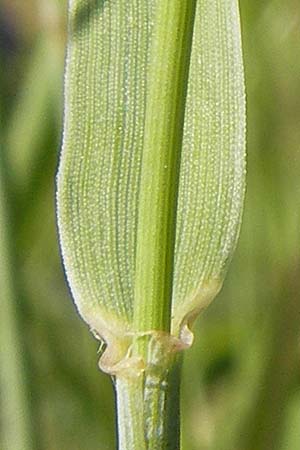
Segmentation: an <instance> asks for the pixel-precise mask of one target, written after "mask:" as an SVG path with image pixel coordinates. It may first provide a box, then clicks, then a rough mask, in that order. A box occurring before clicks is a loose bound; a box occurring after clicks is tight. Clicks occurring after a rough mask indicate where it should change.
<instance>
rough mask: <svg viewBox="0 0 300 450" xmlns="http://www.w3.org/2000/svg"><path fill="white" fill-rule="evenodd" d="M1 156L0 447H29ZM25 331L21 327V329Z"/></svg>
mask: <svg viewBox="0 0 300 450" xmlns="http://www.w3.org/2000/svg"><path fill="white" fill-rule="evenodd" d="M2 175H3V167H2V158H1V159H0V300H1V315H0V344H1V355H0V360H1V368H0V391H1V392H0V393H1V438H0V441H1V442H0V444H1V449H3V450H11V449H14V450H31V449H32V448H33V443H32V442H31V432H30V431H31V423H30V419H29V417H30V412H29V404H28V398H27V393H26V377H25V370H24V364H23V363H24V355H23V352H22V347H23V346H22V340H21V333H22V331H21V330H22V327H21V326H20V323H19V320H18V311H17V303H16V301H17V299H16V292H15V291H16V289H15V286H14V280H13V276H12V271H13V268H12V260H11V254H10V250H11V248H10V247H11V246H10V239H9V234H10V233H9V229H8V208H7V198H6V195H5V192H4V180H3V176H2ZM23 331H24V330H23Z"/></svg>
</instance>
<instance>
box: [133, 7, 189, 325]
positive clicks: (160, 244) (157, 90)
mask: <svg viewBox="0 0 300 450" xmlns="http://www.w3.org/2000/svg"><path fill="white" fill-rule="evenodd" d="M195 8H196V0H160V1H158V4H157V11H156V18H155V24H154V29H153V41H152V49H151V50H152V51H151V55H150V62H149V78H148V84H147V99H146V118H145V130H144V147H143V160H142V172H141V186H140V197H139V215H138V230H137V255H136V278H135V305H134V329H135V330H136V331H148V330H160V331H166V332H169V331H170V320H171V313H170V311H171V297H172V279H173V264H174V242H175V220H176V204H177V192H178V178H179V165H180V154H181V145H182V135H183V123H184V109H185V101H186V91H187V81H188V71H189V61H190V54H191V47H192V35H193V25H194V17H195Z"/></svg>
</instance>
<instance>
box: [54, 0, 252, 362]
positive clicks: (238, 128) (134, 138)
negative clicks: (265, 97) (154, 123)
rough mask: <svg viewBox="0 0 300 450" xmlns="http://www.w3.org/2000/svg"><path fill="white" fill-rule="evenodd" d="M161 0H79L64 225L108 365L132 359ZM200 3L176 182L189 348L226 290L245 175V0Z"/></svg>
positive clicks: (176, 288)
mask: <svg viewBox="0 0 300 450" xmlns="http://www.w3.org/2000/svg"><path fill="white" fill-rule="evenodd" d="M157 1H158V0H131V1H126V2H125V1H124V0H98V1H96V0H94V1H87V0H71V1H70V4H69V45H68V54H67V64H66V78H65V124H64V138H63V149H62V153H61V158H60V165H59V172H58V178H57V185H58V193H57V207H58V225H59V234H60V242H61V248H62V255H63V259H64V265H65V269H66V273H67V278H68V281H69V285H70V288H71V291H72V294H73V297H74V300H75V303H76V305H77V308H78V310H79V312H80V314H81V315H82V317H83V318H84V319H85V320H86V322H87V323H88V324H89V325H90V327H91V328H92V330H93V331H94V332H95V333H96V334H98V335H99V336H100V337H101V338H102V339H104V340H105V341H106V343H107V344H108V346H109V347H111V350H110V354H109V358H110V362H109V363H107V365H108V364H112V361H113V363H118V362H119V361H120V360H121V359H122V357H123V356H124V352H126V350H127V348H128V346H129V345H130V341H131V335H132V333H134V332H135V330H134V329H133V308H134V301H135V298H134V292H135V275H136V267H135V262H136V246H137V232H138V214H139V193H140V177H141V166H142V157H143V142H144V141H143V140H144V126H145V116H146V105H147V83H148V81H149V80H148V74H149V64H150V59H151V58H150V55H151V48H152V43H153V39H154V38H153V36H152V34H153V29H154V22H155V20H156V9H157ZM170 5H171V3H170ZM196 5H197V7H196V16H195V24H194V32H193V45H192V53H191V62H190V70H189V78H188V80H189V81H188V87H187V100H186V106H185V120H184V136H183V145H182V153H181V160H180V172H179V180H175V182H177V183H178V185H179V196H178V207H177V211H176V245H175V252H174V254H175V256H174V258H175V262H174V275H173V295H172V324H171V325H172V328H171V332H172V334H173V335H174V336H175V337H180V338H181V339H182V340H183V341H184V343H185V344H187V345H189V344H190V343H191V338H192V336H191V334H190V333H189V332H188V329H187V325H189V324H190V322H192V320H193V318H194V317H195V316H196V315H197V314H198V312H199V311H200V310H201V309H202V308H204V307H205V306H206V305H207V304H208V303H209V301H211V300H212V299H213V297H214V296H215V295H216V294H217V293H218V291H219V289H220V287H221V284H222V280H223V278H224V275H225V269H226V267H227V265H228V261H229V260H230V258H231V255H232V252H233V250H234V247H235V245H236V240H237V236H238V231H239V226H240V220H241V212H242V203H243V196H244V178H245V156H244V152H245V142H244V141H245V137H244V135H245V101H244V81H243V65H242V55H241V42H240V25H239V14H238V3H237V0H198V1H197V2H196ZM170 7H171V6H170ZM154 60H155V58H154ZM151 61H152V63H153V56H152V60H151ZM166 64H168V61H166ZM152 71H153V67H152ZM160 113H161V105H160V104H157V115H158V117H159V115H160ZM149 189H151V186H149ZM145 331H147V330H145ZM149 331H150V330H149ZM112 344H113V345H112ZM106 357H107V355H106ZM104 358H105V357H104ZM103 365H104V366H105V364H103Z"/></svg>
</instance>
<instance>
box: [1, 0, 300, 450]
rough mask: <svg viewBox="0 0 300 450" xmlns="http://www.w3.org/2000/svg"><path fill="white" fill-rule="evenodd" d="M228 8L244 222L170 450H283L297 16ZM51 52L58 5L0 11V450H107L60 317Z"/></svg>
mask: <svg viewBox="0 0 300 450" xmlns="http://www.w3.org/2000/svg"><path fill="white" fill-rule="evenodd" d="M240 7H241V15H242V31H243V42H244V57H245V69H246V81H247V97H248V190H247V198H246V208H245V214H244V222H243V226H242V233H241V239H240V242H239V245H238V249H237V253H236V255H235V258H234V260H233V263H232V265H231V268H230V271H229V274H228V277H227V279H226V282H225V285H224V288H223V290H222V292H221V294H220V295H219V296H218V298H217V300H216V301H215V302H214V303H213V304H212V306H211V307H210V308H209V309H208V310H207V311H206V312H205V313H204V314H203V315H202V317H201V318H200V319H199V320H198V322H197V324H196V327H195V333H196V340H195V344H194V346H193V348H192V349H190V350H189V351H187V352H186V356H185V365H184V377H183V384H182V422H183V450H298V449H300V426H299V424H300V344H299V343H300V339H299V338H300V276H299V275H300V249H299V234H300V204H299V200H300V181H299V180H300V177H299V174H300V58H299V55H300V7H299V0H286V1H285V2H283V1H281V0H265V1H263V2H262V1H259V0H241V2H240ZM65 42H66V2H65V1H59V0H27V1H26V2H24V1H23V0H1V1H0V57H1V65H0V67H1V70H0V83H1V112H0V115H1V125H0V126H1V132H0V146H1V150H0V252H1V259H0V298H1V318H0V339H1V361H0V366H1V368H0V373H1V405H0V408H1V410H0V411H1V435H0V448H1V449H2V448H3V449H5V450H27V449H28V450H29V449H34V450H61V449H64V450H69V449H70V450H71V449H72V450H85V449H89V450H93V449H95V450H96V449H103V450H112V449H114V448H115V437H114V432H115V418H114V397H113V386H112V383H111V381H110V380H109V378H108V377H107V376H106V375H104V374H102V373H101V372H100V371H99V370H98V368H97V347H98V344H97V342H96V341H95V340H94V339H93V338H92V336H91V335H90V333H89V332H88V329H87V327H86V326H85V325H84V323H83V322H82V321H81V320H80V319H79V317H78V316H77V314H76V313H75V309H74V306H73V305H72V301H71V298H70V295H69V293H68V290H67V288H66V284H65V281H64V275H63V270H62V266H61V262H60V258H59V252H58V244H57V232H56V224H55V197H54V188H55V171H56V166H57V161H58V153H59V147H60V141H61V132H62V89H63V66H64V52H65ZM5 442H7V444H6V447H5Z"/></svg>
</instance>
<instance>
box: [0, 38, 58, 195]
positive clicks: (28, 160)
mask: <svg viewBox="0 0 300 450" xmlns="http://www.w3.org/2000/svg"><path fill="white" fill-rule="evenodd" d="M48 33H49V31H48ZM49 34H50V33H49ZM58 38H61V36H57V35H55V34H54V33H53V32H52V36H51V40H49V37H48V36H47V35H46V34H45V33H44V34H41V35H40V36H39V42H38V44H37V45H36V47H35V48H34V50H33V54H32V56H31V58H30V59H29V62H28V70H27V72H26V74H25V77H24V81H23V83H22V85H21V89H20V92H19V93H18V95H17V98H16V102H15V106H14V108H13V111H12V114H11V117H10V121H9V124H10V126H9V127H8V130H7V132H6V136H5V145H6V148H7V159H8V164H9V168H10V172H9V175H10V177H11V181H12V183H13V185H14V187H15V188H17V191H18V192H19V191H21V192H22V191H23V192H24V191H27V189H28V184H29V183H30V181H32V180H34V179H35V177H36V173H35V171H36V170H37V166H38V169H39V168H40V167H39V164H38V162H39V160H40V159H41V158H45V156H44V151H45V150H44V148H45V145H44V141H45V135H46V136H47V133H48V132H49V131H48V130H49V116H50V115H51V113H52V114H53V112H52V110H53V109H54V105H55V117H56V121H59V120H60V118H61V115H60V113H59V111H58V110H57V105H58V104H59V97H60V92H61V90H60V85H61V68H62V61H63V52H62V50H63V46H62V44H61V42H60V41H59V39H58ZM49 113H50V114H49Z"/></svg>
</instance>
